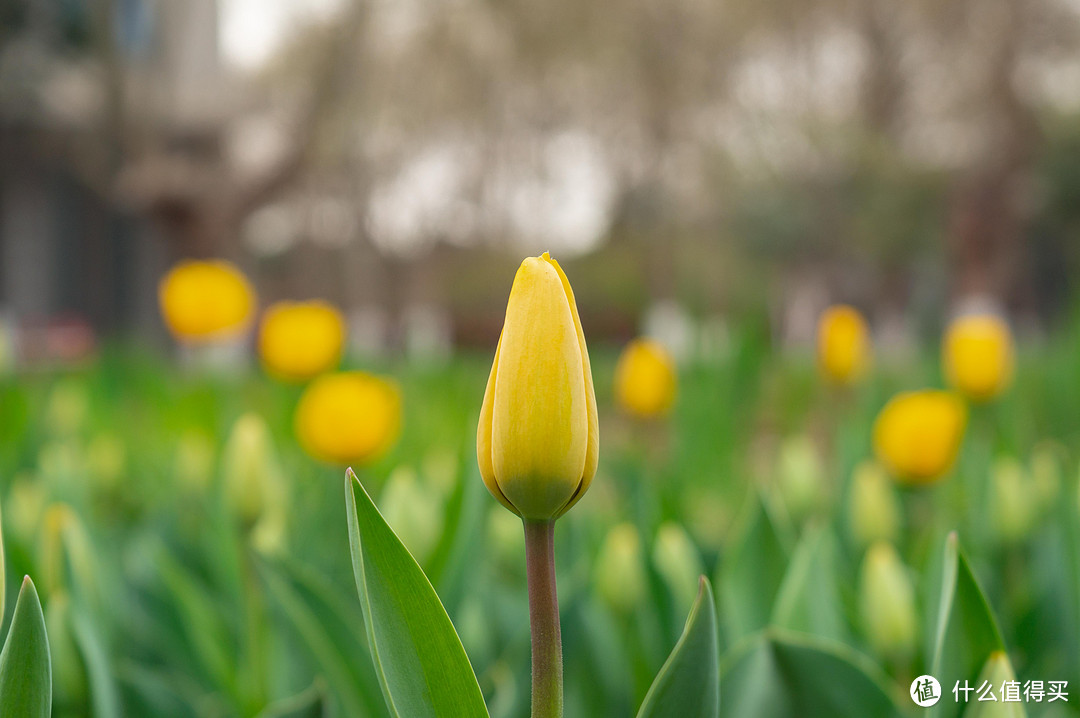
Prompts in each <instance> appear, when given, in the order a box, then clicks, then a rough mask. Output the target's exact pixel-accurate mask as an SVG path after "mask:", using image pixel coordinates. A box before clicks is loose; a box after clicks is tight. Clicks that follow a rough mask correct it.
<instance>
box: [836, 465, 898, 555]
mask: <svg viewBox="0 0 1080 718" xmlns="http://www.w3.org/2000/svg"><path fill="white" fill-rule="evenodd" d="M848 512H849V514H848V523H849V526H850V527H851V536H852V538H854V539H855V542H856V543H858V545H859V546H868V545H870V544H872V543H874V542H875V541H879V540H885V541H895V540H896V539H897V538H898V537H899V535H900V502H899V500H898V499H897V497H896V492H895V490H894V489H893V487H892V484H891V483H889V478H888V476H886V474H885V472H884V470H883V469H882V468H881V467H880V466H879V465H878V464H877V463H876V462H874V461H864V462H863V463H861V464H859V465H858V466H856V467H855V471H854V473H853V474H852V476H851V496H850V498H849V501H848Z"/></svg>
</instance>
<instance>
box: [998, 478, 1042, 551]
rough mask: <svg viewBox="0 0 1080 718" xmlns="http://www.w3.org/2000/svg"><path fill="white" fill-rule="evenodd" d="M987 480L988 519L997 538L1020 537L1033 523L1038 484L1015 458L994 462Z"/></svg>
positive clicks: (1008, 541) (1015, 539)
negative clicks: (988, 494)
mask: <svg viewBox="0 0 1080 718" xmlns="http://www.w3.org/2000/svg"><path fill="white" fill-rule="evenodd" d="M991 479H992V480H991V482H990V523H991V526H993V528H994V533H995V535H996V537H997V538H998V540H1000V541H1001V542H1002V543H1005V544H1012V543H1017V542H1018V541H1021V540H1022V539H1024V538H1025V537H1027V535H1028V534H1030V533H1031V530H1032V529H1033V528H1034V527H1035V520H1036V518H1037V517H1038V509H1039V494H1038V487H1037V486H1036V485H1035V484H1034V482H1033V481H1032V480H1031V478H1030V477H1029V476H1028V475H1027V473H1026V472H1025V471H1024V467H1023V466H1022V465H1021V464H1020V462H1019V461H1017V460H1016V459H1014V458H1002V459H998V460H997V461H995V462H994V466H993V470H992V476H991Z"/></svg>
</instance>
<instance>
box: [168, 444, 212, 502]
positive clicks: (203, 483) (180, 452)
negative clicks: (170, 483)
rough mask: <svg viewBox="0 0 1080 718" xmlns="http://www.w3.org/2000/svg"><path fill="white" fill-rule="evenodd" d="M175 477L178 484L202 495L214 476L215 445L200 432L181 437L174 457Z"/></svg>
mask: <svg viewBox="0 0 1080 718" xmlns="http://www.w3.org/2000/svg"><path fill="white" fill-rule="evenodd" d="M173 476H174V477H175V478H176V483H177V484H178V485H179V486H181V487H182V488H184V489H186V490H188V491H191V492H193V493H202V492H204V491H206V490H207V488H209V486H210V481H211V479H213V476H214V443H213V441H211V439H210V437H208V436H207V435H206V434H204V433H202V432H200V431H188V432H185V433H184V434H183V435H181V437H180V440H179V441H178V442H177V444H176V454H175V455H174V456H173Z"/></svg>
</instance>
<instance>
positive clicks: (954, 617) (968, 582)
mask: <svg viewBox="0 0 1080 718" xmlns="http://www.w3.org/2000/svg"><path fill="white" fill-rule="evenodd" d="M1004 650H1005V643H1004V641H1002V639H1001V631H1000V630H998V626H997V621H996V620H995V619H994V614H993V612H992V611H991V609H990V604H989V602H988V601H987V600H986V596H985V595H984V594H983V592H982V589H981V588H979V582H978V581H977V580H976V579H975V574H974V573H973V572H972V570H971V566H970V564H969V563H968V560H967V557H966V556H964V553H963V551H961V550H960V540H959V538H958V537H957V535H956V532H953V533H951V534H949V537H948V538H947V539H946V540H945V567H944V571H943V573H942V580H941V597H940V599H939V602H938V619H937V632H936V635H935V639H934V646H933V652H932V653H931V655H932V656H933V661H932V663H931V668H930V674H931V675H932V676H934V677H935V678H937V679H938V681H939V682H940V683H941V689H942V691H943V692H945V693H947V692H949V691H951V690H952V688H953V686H954V685H956V683H957V681H959V682H960V684H961V685H963V684H964V681H965V680H966V681H970V682H974V681H976V680H977V679H978V677H979V673H980V671H982V668H983V666H984V665H985V664H986V661H987V660H988V659H989V658H990V655H991V654H992V653H994V652H995V651H1004ZM976 687H977V686H976ZM963 708H964V704H963V703H958V702H956V701H948V700H942V701H938V704H937V705H936V706H934V707H933V708H932V709H931V715H933V716H934V718H958V716H960V714H961V713H962V712H963Z"/></svg>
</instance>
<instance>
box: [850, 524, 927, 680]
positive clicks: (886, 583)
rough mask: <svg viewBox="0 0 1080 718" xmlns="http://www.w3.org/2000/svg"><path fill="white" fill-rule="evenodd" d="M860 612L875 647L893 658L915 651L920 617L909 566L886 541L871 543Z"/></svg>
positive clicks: (863, 572)
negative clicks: (917, 613)
mask: <svg viewBox="0 0 1080 718" xmlns="http://www.w3.org/2000/svg"><path fill="white" fill-rule="evenodd" d="M859 614H860V617H861V619H862V626H863V631H864V632H865V635H866V638H867V640H868V641H869V642H870V646H871V647H872V648H873V649H874V651H875V652H876V653H877V654H878V655H880V656H882V657H884V658H887V659H890V660H893V661H901V662H902V661H906V660H908V659H910V658H911V656H912V655H913V654H914V652H915V641H916V638H917V631H918V619H917V617H916V613H915V590H914V588H913V587H912V584H911V578H910V576H909V574H908V569H907V566H905V565H904V563H903V562H902V561H901V560H900V556H899V555H898V554H897V553H896V549H894V548H893V547H892V544H890V543H888V542H886V541H878V542H877V543H875V544H874V545H873V546H871V547H870V548H869V549H868V550H867V552H866V556H865V558H864V559H863V563H862V569H861V571H860V575H859Z"/></svg>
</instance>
